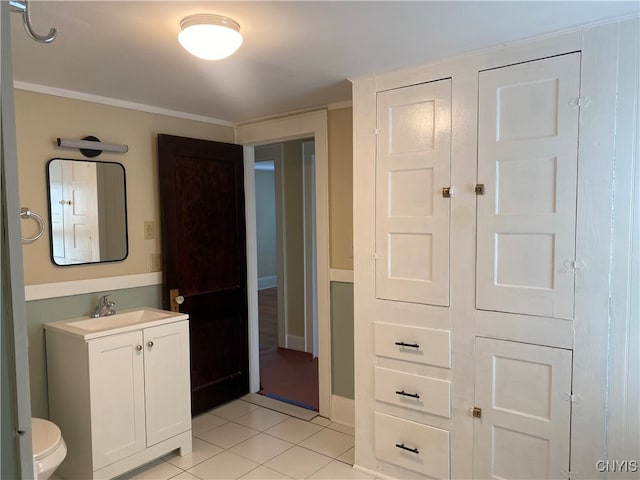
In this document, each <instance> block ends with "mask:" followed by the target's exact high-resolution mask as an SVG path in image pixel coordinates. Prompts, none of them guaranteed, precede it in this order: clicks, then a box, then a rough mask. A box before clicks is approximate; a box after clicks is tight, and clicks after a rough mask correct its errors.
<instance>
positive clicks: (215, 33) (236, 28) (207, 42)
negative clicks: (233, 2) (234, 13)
mask: <svg viewBox="0 0 640 480" xmlns="http://www.w3.org/2000/svg"><path fill="white" fill-rule="evenodd" d="M180 28H182V31H181V32H180V33H179V34H178V41H179V42H180V45H182V46H183V47H184V48H185V50H187V51H188V52H189V53H190V54H192V55H195V56H196V57H199V58H203V59H205V60H220V59H222V58H225V57H228V56H229V55H231V54H232V53H233V52H235V51H236V50H238V48H240V45H242V35H240V25H238V22H236V21H235V20H233V19H231V18H229V17H223V16H222V15H213V14H208V13H202V14H198V15H190V16H188V17H186V18H184V19H182V21H181V22H180Z"/></svg>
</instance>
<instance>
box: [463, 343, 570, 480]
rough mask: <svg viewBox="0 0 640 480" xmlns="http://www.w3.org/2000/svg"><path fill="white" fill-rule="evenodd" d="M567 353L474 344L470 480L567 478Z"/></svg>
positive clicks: (522, 346) (513, 345) (512, 345)
mask: <svg viewBox="0 0 640 480" xmlns="http://www.w3.org/2000/svg"><path fill="white" fill-rule="evenodd" d="M570 392H571V351H570V350H563V349H559V348H550V347H541V346H538V345H528V344H523V343H517V342H508V341H503V340H493V339H488V338H477V339H476V385H475V396H476V399H475V405H476V406H478V407H480V408H481V409H482V417H481V418H478V419H475V422H476V423H475V438H474V476H475V478H505V479H525V478H528V479H548V478H566V473H565V472H566V471H567V470H568V469H569V435H570V421H571V419H570V417H571V404H570V402H569V399H568V396H567V394H568V393H570Z"/></svg>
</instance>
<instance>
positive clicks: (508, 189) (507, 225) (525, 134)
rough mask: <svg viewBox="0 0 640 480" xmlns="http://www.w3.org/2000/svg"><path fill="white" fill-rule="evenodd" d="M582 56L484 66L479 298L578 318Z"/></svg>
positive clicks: (482, 303)
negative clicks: (575, 312)
mask: <svg viewBox="0 0 640 480" xmlns="http://www.w3.org/2000/svg"><path fill="white" fill-rule="evenodd" d="M579 90H580V54H579V53H574V54H570V55H563V56H559V57H553V58H548V59H544V60H537V61H534V62H529V63H524V64H520V65H513V66H509V67H504V68H497V69H494V70H488V71H484V72H480V75H479V111H478V121H479V125H478V182H479V183H483V184H484V185H485V193H484V195H479V196H478V197H477V208H478V222H477V262H478V263H477V277H476V278H477V282H476V289H477V295H476V302H477V303H476V305H477V308H479V309H481V310H493V311H501V312H510V313H520V314H526V315H537V316H544V317H553V318H560V319H567V320H571V319H573V298H574V295H573V290H574V271H573V269H572V268H571V266H572V262H573V261H574V260H575V224H576V182H577V165H578V163H577V162H578V115H579V109H578V108H577V107H576V106H575V105H573V102H575V101H576V98H577V97H578V95H579Z"/></svg>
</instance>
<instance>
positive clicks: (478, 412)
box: [471, 407, 482, 418]
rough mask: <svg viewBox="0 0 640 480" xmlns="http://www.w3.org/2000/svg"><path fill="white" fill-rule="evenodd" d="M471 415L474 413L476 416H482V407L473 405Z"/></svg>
mask: <svg viewBox="0 0 640 480" xmlns="http://www.w3.org/2000/svg"><path fill="white" fill-rule="evenodd" d="M471 415H473V417H474V418H482V409H481V408H480V407H473V411H472V412H471Z"/></svg>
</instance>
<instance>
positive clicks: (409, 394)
mask: <svg viewBox="0 0 640 480" xmlns="http://www.w3.org/2000/svg"><path fill="white" fill-rule="evenodd" d="M396 393H397V394H398V395H402V396H403V397H411V398H416V399H418V398H420V394H418V393H407V392H405V391H404V390H396Z"/></svg>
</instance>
